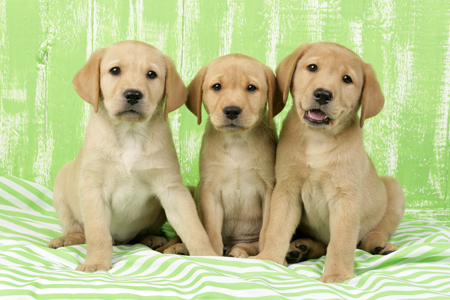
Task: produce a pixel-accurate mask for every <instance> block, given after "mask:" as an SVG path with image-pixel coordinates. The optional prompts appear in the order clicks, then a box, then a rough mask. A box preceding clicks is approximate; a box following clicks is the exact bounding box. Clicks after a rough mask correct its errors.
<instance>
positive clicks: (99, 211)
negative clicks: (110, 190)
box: [76, 185, 113, 272]
mask: <svg viewBox="0 0 450 300" xmlns="http://www.w3.org/2000/svg"><path fill="white" fill-rule="evenodd" d="M84 186H86V185H84ZM102 197H103V195H102V191H101V189H88V190H82V191H81V207H82V210H83V219H84V229H85V234H86V260H85V262H84V263H83V264H81V265H79V266H78V267H77V268H76V270H78V271H84V272H95V271H99V270H103V271H108V270H109V269H111V268H112V265H111V259H112V252H113V248H112V245H113V241H112V237H111V234H110V232H109V228H110V224H111V211H110V210H109V209H108V208H107V207H106V206H105V205H104V202H103V198H102Z"/></svg>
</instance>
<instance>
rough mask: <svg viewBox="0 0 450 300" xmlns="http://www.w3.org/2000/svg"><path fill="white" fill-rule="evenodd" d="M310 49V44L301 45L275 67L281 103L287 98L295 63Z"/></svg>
mask: <svg viewBox="0 0 450 300" xmlns="http://www.w3.org/2000/svg"><path fill="white" fill-rule="evenodd" d="M309 47H311V44H308V43H303V44H301V45H300V46H299V47H298V48H297V49H295V50H294V52H292V53H291V54H290V55H288V56H286V57H285V58H284V59H283V60H282V61H281V62H280V63H279V64H278V66H277V69H276V73H277V82H278V86H279V87H280V89H281V91H282V92H283V103H286V100H287V98H288V96H289V90H290V87H291V82H292V78H293V77H294V72H295V68H296V67H297V62H298V61H299V60H300V58H301V57H302V55H303V54H304V53H305V52H306V50H308V49H309Z"/></svg>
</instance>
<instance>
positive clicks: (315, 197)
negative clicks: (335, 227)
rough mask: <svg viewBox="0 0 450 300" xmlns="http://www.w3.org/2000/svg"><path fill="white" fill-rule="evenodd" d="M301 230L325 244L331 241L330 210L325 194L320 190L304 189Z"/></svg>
mask: <svg viewBox="0 0 450 300" xmlns="http://www.w3.org/2000/svg"><path fill="white" fill-rule="evenodd" d="M302 202H303V211H302V216H301V219H300V225H299V230H300V232H303V233H304V234H305V235H307V236H310V237H312V238H314V239H316V240H319V241H321V242H322V243H324V244H328V243H329V242H330V222H329V220H330V211H329V209H328V202H327V201H326V199H325V196H324V195H323V194H322V193H321V191H318V190H306V191H305V190H304V191H303V193H302Z"/></svg>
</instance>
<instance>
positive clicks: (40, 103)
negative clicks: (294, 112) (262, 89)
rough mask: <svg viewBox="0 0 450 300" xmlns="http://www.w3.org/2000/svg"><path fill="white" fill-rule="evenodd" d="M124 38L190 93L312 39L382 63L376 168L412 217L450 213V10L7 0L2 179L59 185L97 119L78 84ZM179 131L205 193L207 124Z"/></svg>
mask: <svg viewBox="0 0 450 300" xmlns="http://www.w3.org/2000/svg"><path fill="white" fill-rule="evenodd" d="M125 39H137V40H142V41H145V42H148V43H150V44H153V45H154V46H156V47H157V48H159V49H160V50H161V51H163V52H164V53H166V54H168V55H170V56H171V57H172V58H173V59H174V61H175V64H176V65H177V68H178V70H179V72H180V74H181V75H182V78H183V80H184V81H185V83H186V84H189V82H190V80H191V79H192V78H193V77H194V75H195V74H196V72H197V71H198V70H199V69H200V68H201V67H202V66H203V65H205V64H207V63H209V62H210V61H211V60H213V59H214V58H216V57H218V56H220V55H224V54H228V53H232V52H239V53H243V54H246V55H250V56H252V57H255V58H256V59H258V60H260V61H261V62H263V63H265V64H267V65H269V66H270V67H272V68H273V69H274V68H275V67H276V65H277V63H279V62H280V61H281V60H282V59H283V58H284V57H285V56H286V55H288V54H289V53H290V52H292V51H293V50H294V49H295V48H296V47H297V46H298V45H300V44H301V43H303V42H305V41H308V42H315V41H320V40H328V41H333V42H338V43H341V44H343V45H345V46H347V47H349V48H351V49H353V50H354V51H355V52H356V53H358V54H359V55H361V56H362V57H363V58H364V60H365V61H367V62H370V63H372V64H373V66H374V68H375V71H376V73H377V76H378V79H379V81H380V83H381V85H382V88H383V91H384V93H385V96H386V105H385V107H384V109H383V111H382V112H381V113H380V115H378V116H376V117H375V118H373V119H371V120H369V121H368V122H367V123H366V125H365V141H366V148H367V150H368V152H369V154H370V155H371V157H372V159H373V161H374V163H375V166H376V167H377V170H378V171H379V173H380V174H388V175H393V176H395V177H396V178H398V179H399V181H400V182H401V183H402V185H403V187H404V189H405V193H406V196H407V207H408V208H409V209H411V211H417V210H424V211H436V210H443V211H444V212H448V211H450V200H449V194H450V185H449V184H448V181H449V178H448V176H449V174H448V168H449V109H450V107H449V106H450V96H449V95H450V2H448V1H446V0H435V1H416V0H397V1H394V0H382V1H378V0H377V1H374V0H372V1H370V0H369V1H351V0H308V1H303V2H299V1H296V0H264V1H261V0H246V1H242V0H226V1H225V0H222V1H202V0H169V1H156V0H145V1H144V0H115V1H109V0H75V1H70V0H51V1H50V0H41V1H31V0H21V1H17V0H0V46H1V49H0V84H1V86H0V172H1V173H9V174H12V175H16V176H19V177H22V178H25V179H28V180H33V181H36V182H39V183H42V184H44V185H47V186H50V187H52V185H53V180H54V176H55V175H56V172H57V171H58V170H59V168H60V167H61V166H62V165H63V164H64V163H66V162H67V161H69V160H73V159H74V157H75V155H76V153H77V152H78V150H79V148H80V146H81V143H82V140H83V137H84V129H85V125H86V120H87V116H88V114H89V111H90V106H89V105H88V104H86V103H84V101H82V100H81V99H80V98H79V97H78V96H77V94H76V93H75V91H74V90H73V88H72V83H71V81H72V78H73V76H74V74H75V73H76V71H77V70H78V69H79V68H80V67H81V66H82V65H83V64H84V62H85V61H86V59H87V58H88V57H89V55H90V54H91V53H92V52H93V51H94V50H95V49H96V48H98V47H103V46H106V45H108V44H111V43H114V42H117V41H120V40H125ZM291 103H292V101H291V100H289V103H288V106H287V109H286V110H285V111H284V112H282V113H281V114H280V116H279V117H277V118H276V124H277V125H278V128H280V127H281V126H280V125H281V121H282V119H283V118H284V116H285V115H286V113H287V110H288V109H289V107H290V106H291V105H292V104H291ZM205 113H206V112H204V120H205V119H206V114H205ZM170 122H171V126H172V129H173V132H174V141H175V145H176V147H177V151H178V153H179V158H180V163H181V167H182V173H183V177H184V179H185V183H187V184H196V182H197V180H198V162H197V161H198V150H199V147H200V142H201V136H202V133H203V128H204V122H203V123H202V125H200V126H198V125H197V124H196V119H195V117H194V116H193V115H192V114H191V113H190V112H188V110H187V109H186V108H185V107H182V108H181V109H179V110H178V111H176V112H174V113H172V114H171V115H170ZM411 215H418V214H417V213H414V214H411ZM428 215H432V216H433V218H436V219H439V218H441V217H438V215H439V216H446V215H447V216H448V213H442V214H428Z"/></svg>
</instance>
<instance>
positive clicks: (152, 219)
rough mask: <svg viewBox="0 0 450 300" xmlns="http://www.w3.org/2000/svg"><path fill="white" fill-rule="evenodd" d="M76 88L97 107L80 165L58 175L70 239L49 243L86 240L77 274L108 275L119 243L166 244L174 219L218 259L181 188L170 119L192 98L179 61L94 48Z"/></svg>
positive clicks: (137, 49) (145, 51)
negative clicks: (166, 229)
mask: <svg viewBox="0 0 450 300" xmlns="http://www.w3.org/2000/svg"><path fill="white" fill-rule="evenodd" d="M73 84H74V88H75V90H76V91H77V93H78V94H79V95H80V97H81V98H83V99H84V100H85V101H87V102H89V103H90V104H92V106H93V107H94V110H93V111H92V113H91V115H90V118H89V122H88V125H87V128H86V135H85V139H84V143H83V146H82V148H81V151H80V152H79V154H78V156H77V158H76V160H75V161H74V162H69V163H68V164H66V165H65V166H64V167H63V168H62V169H61V170H60V171H59V173H58V175H57V176H56V179H55V187H54V203H55V208H56V211H57V213H58V216H59V219H60V223H61V226H62V229H63V235H64V236H62V237H59V238H56V239H53V240H52V241H50V243H49V244H48V246H49V247H52V248H58V247H63V246H70V245H75V244H83V243H86V244H87V254H86V261H85V262H84V264H82V265H80V266H78V267H77V270H81V271H86V272H94V271H97V270H109V269H110V268H111V258H112V245H113V243H116V244H121V243H127V242H130V241H131V240H133V239H136V240H137V241H139V242H142V243H144V244H147V245H149V246H150V247H153V248H155V247H158V246H160V245H162V244H164V243H165V241H164V240H163V239H162V238H160V237H156V236H154V235H155V234H156V233H157V232H158V230H159V229H160V228H161V226H162V224H163V223H164V222H165V221H166V215H167V218H168V220H169V222H170V223H171V224H172V226H173V227H174V228H175V229H176V231H177V232H178V234H179V235H180V236H181V237H182V238H183V240H184V242H185V243H186V245H187V247H188V248H189V250H190V252H191V253H192V254H193V255H215V253H214V251H213V250H212V247H211V244H210V243H209V242H208V239H207V235H206V232H205V230H204V229H203V227H202V225H201V223H200V220H199V218H198V216H197V212H196V209H195V203H194V201H193V199H192V196H191V194H190V193H189V190H188V189H187V188H186V187H185V186H184V185H183V183H182V179H181V174H180V167H179V163H178V159H177V155H176V152H175V147H174V144H173V141H172V135H171V131H170V128H169V123H168V122H167V114H168V112H170V111H173V110H175V109H176V108H178V107H179V106H181V105H183V103H184V102H185V101H186V97H187V89H186V87H185V86H184V84H183V82H182V80H181V78H180V76H179V75H178V73H177V71H176V69H175V66H174V64H173V62H172V60H171V59H170V58H169V57H168V56H165V55H163V54H162V53H161V52H160V51H159V50H157V49H156V48H154V47H153V46H151V45H148V44H146V43H142V42H137V41H124V42H119V43H116V44H112V45H110V46H108V47H106V48H101V49H98V50H97V51H95V52H94V53H93V54H92V56H91V57H90V59H89V60H88V62H87V63H86V64H85V65H84V66H83V67H82V68H81V70H80V71H79V72H78V73H77V74H76V76H75V78H74V80H73ZM164 98H166V101H164ZM164 103H165V105H164Z"/></svg>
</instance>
